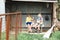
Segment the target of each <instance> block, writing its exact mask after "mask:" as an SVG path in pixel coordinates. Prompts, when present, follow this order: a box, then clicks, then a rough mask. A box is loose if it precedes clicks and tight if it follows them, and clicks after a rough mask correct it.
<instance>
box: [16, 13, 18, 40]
mask: <svg viewBox="0 0 60 40" xmlns="http://www.w3.org/2000/svg"><path fill="white" fill-rule="evenodd" d="M17 34H18V15H17V14H16V27H15V40H17Z"/></svg>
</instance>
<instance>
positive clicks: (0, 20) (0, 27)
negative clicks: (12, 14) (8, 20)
mask: <svg viewBox="0 0 60 40" xmlns="http://www.w3.org/2000/svg"><path fill="white" fill-rule="evenodd" d="M1 31H2V18H0V40H1Z"/></svg>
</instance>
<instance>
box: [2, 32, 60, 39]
mask: <svg viewBox="0 0 60 40" xmlns="http://www.w3.org/2000/svg"><path fill="white" fill-rule="evenodd" d="M5 36H6V35H5V33H2V40H6V37H5ZM42 37H43V35H41V34H27V33H19V34H18V36H17V38H18V40H60V31H56V32H54V33H52V35H51V37H50V38H49V39H43V38H42ZM9 39H10V40H15V37H14V35H11V34H10V38H9Z"/></svg>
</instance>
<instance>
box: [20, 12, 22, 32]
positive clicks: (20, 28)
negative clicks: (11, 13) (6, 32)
mask: <svg viewBox="0 0 60 40" xmlns="http://www.w3.org/2000/svg"><path fill="white" fill-rule="evenodd" d="M21 31H22V14H21V13H20V32H21Z"/></svg>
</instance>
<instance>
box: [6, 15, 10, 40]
mask: <svg viewBox="0 0 60 40" xmlns="http://www.w3.org/2000/svg"><path fill="white" fill-rule="evenodd" d="M9 30H10V15H7V16H6V40H9Z"/></svg>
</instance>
